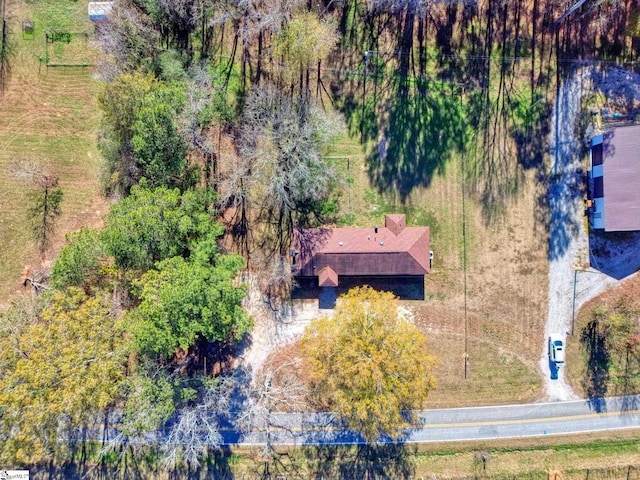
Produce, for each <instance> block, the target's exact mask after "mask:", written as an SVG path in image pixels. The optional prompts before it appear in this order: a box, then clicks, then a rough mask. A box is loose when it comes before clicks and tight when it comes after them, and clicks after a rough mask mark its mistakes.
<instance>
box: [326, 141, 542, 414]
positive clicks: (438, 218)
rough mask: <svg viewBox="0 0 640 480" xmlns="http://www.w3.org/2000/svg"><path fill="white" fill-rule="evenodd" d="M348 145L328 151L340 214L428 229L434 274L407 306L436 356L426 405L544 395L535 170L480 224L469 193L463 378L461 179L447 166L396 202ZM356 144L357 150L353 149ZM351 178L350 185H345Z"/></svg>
mask: <svg viewBox="0 0 640 480" xmlns="http://www.w3.org/2000/svg"><path fill="white" fill-rule="evenodd" d="M354 143H355V142H354V141H351V142H350V141H348V140H343V141H342V142H340V143H338V144H336V146H335V153H334V154H333V155H335V156H340V157H342V156H344V157H348V158H349V169H348V170H346V168H345V167H344V165H345V164H346V161H345V160H341V162H342V165H343V167H342V168H343V169H344V171H345V177H346V178H350V179H351V181H352V184H347V185H346V193H345V194H344V195H343V199H342V211H343V212H344V213H345V216H347V218H349V219H352V220H353V223H355V224H357V225H375V224H380V223H381V222H382V221H383V216H384V213H387V212H391V211H395V212H406V213H407V217H408V222H409V223H412V224H428V225H430V226H431V232H432V233H431V236H432V239H431V242H432V247H431V248H432V250H433V251H434V254H435V260H434V264H433V269H432V272H431V274H430V275H428V276H427V278H426V288H425V296H426V298H425V300H424V301H410V302H406V304H407V305H409V306H411V307H412V308H413V311H414V321H415V322H416V325H417V326H418V327H419V328H420V329H421V331H422V332H423V333H425V335H426V336H427V338H428V341H429V345H430V348H431V350H432V352H433V353H434V354H435V355H436V356H437V357H439V359H440V362H439V364H438V366H437V367H436V372H435V373H436V378H437V380H438V388H437V389H436V390H435V391H434V392H432V394H431V396H430V398H429V400H428V406H429V407H436V406H437V407H444V406H462V405H472V404H491V403H493V404H495V403H509V402H524V401H529V400H533V399H536V398H539V397H540V395H541V382H540V374H539V372H538V361H539V358H540V354H541V351H542V348H543V344H544V339H543V335H544V325H545V321H546V317H547V309H548V305H547V290H548V260H547V245H548V243H547V233H546V230H545V226H544V225H541V224H540V223H539V222H540V221H539V219H540V218H541V216H540V214H539V212H538V211H537V210H538V209H539V208H540V207H539V205H538V201H539V196H540V194H541V188H543V186H542V187H541V186H540V185H539V183H538V182H537V181H536V179H535V174H534V172H532V171H529V172H525V173H524V179H525V181H524V183H523V185H522V187H521V189H520V192H519V194H518V196H517V197H516V198H513V199H511V200H510V201H508V203H507V208H506V209H505V211H504V212H502V214H500V215H498V216H496V217H495V218H494V219H493V220H492V221H491V222H490V223H487V221H486V219H485V217H483V215H482V205H481V204H480V203H479V202H478V201H476V200H475V198H474V196H473V195H472V194H468V195H467V197H466V216H467V229H466V232H467V245H466V247H467V266H468V269H467V298H466V318H467V322H466V333H467V345H468V351H467V353H468V355H469V366H468V376H467V379H466V380H465V379H464V360H463V359H464V353H465V352H464V345H465V295H464V271H463V243H462V242H463V240H462V186H461V181H462V174H461V163H460V160H459V159H453V160H452V161H450V162H449V163H448V164H447V166H446V168H445V170H444V172H443V173H442V175H438V176H435V177H434V178H433V180H432V182H431V184H430V186H429V187H428V188H425V189H420V190H416V191H414V192H413V194H412V195H411V196H410V197H409V199H408V201H407V202H406V203H405V204H404V205H402V204H400V203H399V202H398V201H396V200H395V199H394V198H393V196H392V195H390V194H388V195H384V194H380V193H378V192H376V191H375V190H373V189H372V188H371V187H370V185H369V180H368V175H367V170H366V166H365V163H364V155H362V154H361V153H360V154H358V153H354V151H357V150H356V149H354ZM356 147H357V145H356ZM351 181H350V183H351Z"/></svg>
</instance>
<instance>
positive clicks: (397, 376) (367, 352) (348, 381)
mask: <svg viewBox="0 0 640 480" xmlns="http://www.w3.org/2000/svg"><path fill="white" fill-rule="evenodd" d="M303 351H304V354H305V357H306V359H307V361H308V362H309V363H310V371H311V376H312V379H313V380H314V382H315V387H316V388H317V393H318V394H319V395H320V396H321V397H322V398H324V399H327V400H328V401H329V406H330V407H331V408H332V409H333V410H334V411H335V412H336V413H338V414H339V415H340V416H341V417H342V418H343V419H344V420H345V422H346V424H347V425H348V426H349V428H351V429H352V430H354V431H357V432H359V433H360V434H361V435H362V436H363V438H364V439H365V440H366V441H367V442H368V443H375V442H377V441H378V440H380V439H381V437H384V436H388V437H390V438H391V439H393V440H398V439H399V438H400V437H401V436H402V431H403V430H404V429H405V428H407V427H408V426H409V425H410V423H411V422H412V421H415V414H414V413H412V410H415V409H419V408H421V407H422V405H423V403H424V401H425V399H426V397H427V394H428V393H429V390H430V389H432V388H433V386H434V379H433V376H432V374H431V371H432V366H433V362H434V360H433V358H432V357H431V356H430V355H429V354H428V352H427V348H426V339H425V337H424V336H423V335H422V334H421V333H420V332H419V331H418V329H417V328H416V327H415V326H414V325H413V324H412V323H411V322H409V321H408V320H405V319H403V318H400V317H399V316H398V304H397V299H396V298H395V297H394V296H393V294H391V293H388V292H378V291H376V290H373V289H372V288H370V287H361V288H354V289H352V290H350V291H349V292H348V293H346V294H345V295H343V296H341V297H340V299H339V300H338V303H337V306H336V308H335V312H334V315H333V317H331V318H330V317H322V318H319V319H316V320H314V321H313V322H312V323H311V324H310V325H309V326H308V327H307V330H306V332H305V335H304V338H303Z"/></svg>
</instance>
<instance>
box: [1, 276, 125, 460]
mask: <svg viewBox="0 0 640 480" xmlns="http://www.w3.org/2000/svg"><path fill="white" fill-rule="evenodd" d="M49 302H50V303H49V305H48V306H46V307H45V308H44V310H43V311H42V312H41V313H40V314H38V315H37V316H36V317H34V316H32V315H31V316H30V318H29V319H28V320H27V321H25V322H22V325H21V327H20V328H17V329H16V328H12V326H11V325H10V323H9V322H10V321H11V317H10V316H3V317H2V319H1V320H2V321H1V322H0V330H1V333H2V335H1V336H0V366H1V367H2V371H1V374H0V435H1V436H2V438H3V441H2V442H1V443H0V445H1V450H0V455H1V456H0V459H1V460H2V462H3V463H5V464H7V465H15V464H21V465H33V464H37V463H39V462H43V461H48V460H53V459H54V458H57V459H67V458H68V455H70V454H71V453H72V449H69V447H72V446H73V444H74V443H75V442H74V440H73V439H74V438H75V434H76V433H77V432H78V430H79V429H81V428H82V427H84V426H86V425H87V424H88V423H89V422H92V421H93V420H94V419H95V415H97V414H99V413H100V412H102V411H104V410H105V409H107V408H109V407H110V406H112V405H113V403H114V401H115V399H116V398H117V396H118V390H119V385H120V382H121V380H122V379H123V377H124V374H125V363H126V356H125V355H124V352H123V349H122V335H121V332H122V329H121V328H120V321H119V319H118V316H117V315H115V314H114V313H113V311H112V307H111V301H110V297H109V295H108V294H97V295H96V296H93V297H87V295H86V294H85V293H84V292H83V290H81V289H79V288H71V289H69V290H68V291H66V292H56V293H55V294H54V295H53V296H52V298H51V299H50V300H49ZM14 317H15V315H14Z"/></svg>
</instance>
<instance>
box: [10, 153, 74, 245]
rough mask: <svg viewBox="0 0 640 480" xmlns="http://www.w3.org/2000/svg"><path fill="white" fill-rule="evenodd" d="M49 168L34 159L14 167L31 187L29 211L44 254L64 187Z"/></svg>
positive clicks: (22, 180)
mask: <svg viewBox="0 0 640 480" xmlns="http://www.w3.org/2000/svg"><path fill="white" fill-rule="evenodd" d="M48 170H49V169H48V168H47V167H44V166H43V165H41V164H39V163H37V162H34V161H25V162H18V163H16V164H15V165H14V167H13V174H14V177H15V178H16V179H17V180H19V181H20V182H21V183H23V184H24V185H26V186H27V187H29V189H30V193H29V197H30V200H31V205H30V207H29V212H28V213H29V217H30V219H31V223H32V225H31V227H32V232H33V236H34V239H35V240H36V243H37V245H38V250H39V251H40V254H41V255H44V253H45V252H46V250H47V248H48V247H49V244H50V242H51V237H52V236H53V230H54V227H55V222H56V220H57V218H58V217H59V216H60V213H61V209H60V204H61V203H62V189H61V188H59V187H58V177H57V176H56V175H54V174H53V173H51V172H50V171H48Z"/></svg>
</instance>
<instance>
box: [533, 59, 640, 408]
mask: <svg viewBox="0 0 640 480" xmlns="http://www.w3.org/2000/svg"><path fill="white" fill-rule="evenodd" d="M598 75H599V74H595V73H594V71H593V70H592V68H590V67H584V68H582V69H580V70H578V71H577V72H576V74H575V75H574V76H573V77H571V78H570V79H568V80H567V81H566V82H565V83H564V84H562V86H561V88H560V91H559V92H558V97H557V99H556V105H555V107H554V114H553V118H552V128H551V141H550V145H551V148H550V155H551V156H552V159H553V161H552V166H551V171H550V172H549V174H550V182H549V192H548V198H547V199H548V203H549V210H550V212H549V213H550V225H549V312H548V317H547V323H546V327H545V343H544V346H543V348H542V353H541V356H540V369H541V371H542V372H543V375H544V379H545V387H546V400H552V401H555V400H571V399H575V398H577V396H576V394H575V393H574V392H573V390H572V389H571V388H570V387H569V385H567V383H566V382H565V379H564V375H563V369H562V368H560V369H559V370H558V369H556V368H555V367H554V366H553V365H552V364H550V362H549V359H548V355H547V343H546V338H547V337H548V336H549V335H550V334H551V333H558V334H560V335H561V336H562V337H564V338H565V339H567V340H568V341H569V342H573V341H577V335H578V334H579V332H574V333H575V335H573V336H571V333H572V330H573V325H572V319H573V312H574V302H575V312H577V311H578V309H579V308H580V306H581V305H582V304H583V303H585V302H587V301H588V300H590V299H591V298H593V297H595V296H596V295H598V294H599V293H601V292H602V291H604V290H605V289H607V288H608V287H610V286H613V285H616V284H617V283H618V282H619V281H621V280H622V279H624V278H625V277H626V276H628V275H629V274H630V273H632V272H635V271H637V270H638V267H640V255H638V253H639V252H640V247H639V246H640V234H639V233H637V232H634V233H628V234H624V235H622V236H621V235H614V236H611V235H609V236H607V235H596V234H593V233H592V234H591V235H590V234H589V232H588V231H587V228H586V218H585V216H584V208H585V206H584V203H583V198H582V192H581V188H580V187H581V182H582V173H583V165H582V163H581V160H582V154H583V151H584V150H583V145H581V135H579V134H578V133H579V132H577V122H578V113H579V109H580V101H581V99H582V97H583V96H584V95H585V94H586V93H588V92H589V91H590V89H592V88H593V81H594V80H596V81H597V78H598ZM594 267H595V268H594ZM602 272H606V273H602ZM574 282H575V285H574ZM574 291H575V300H574Z"/></svg>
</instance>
